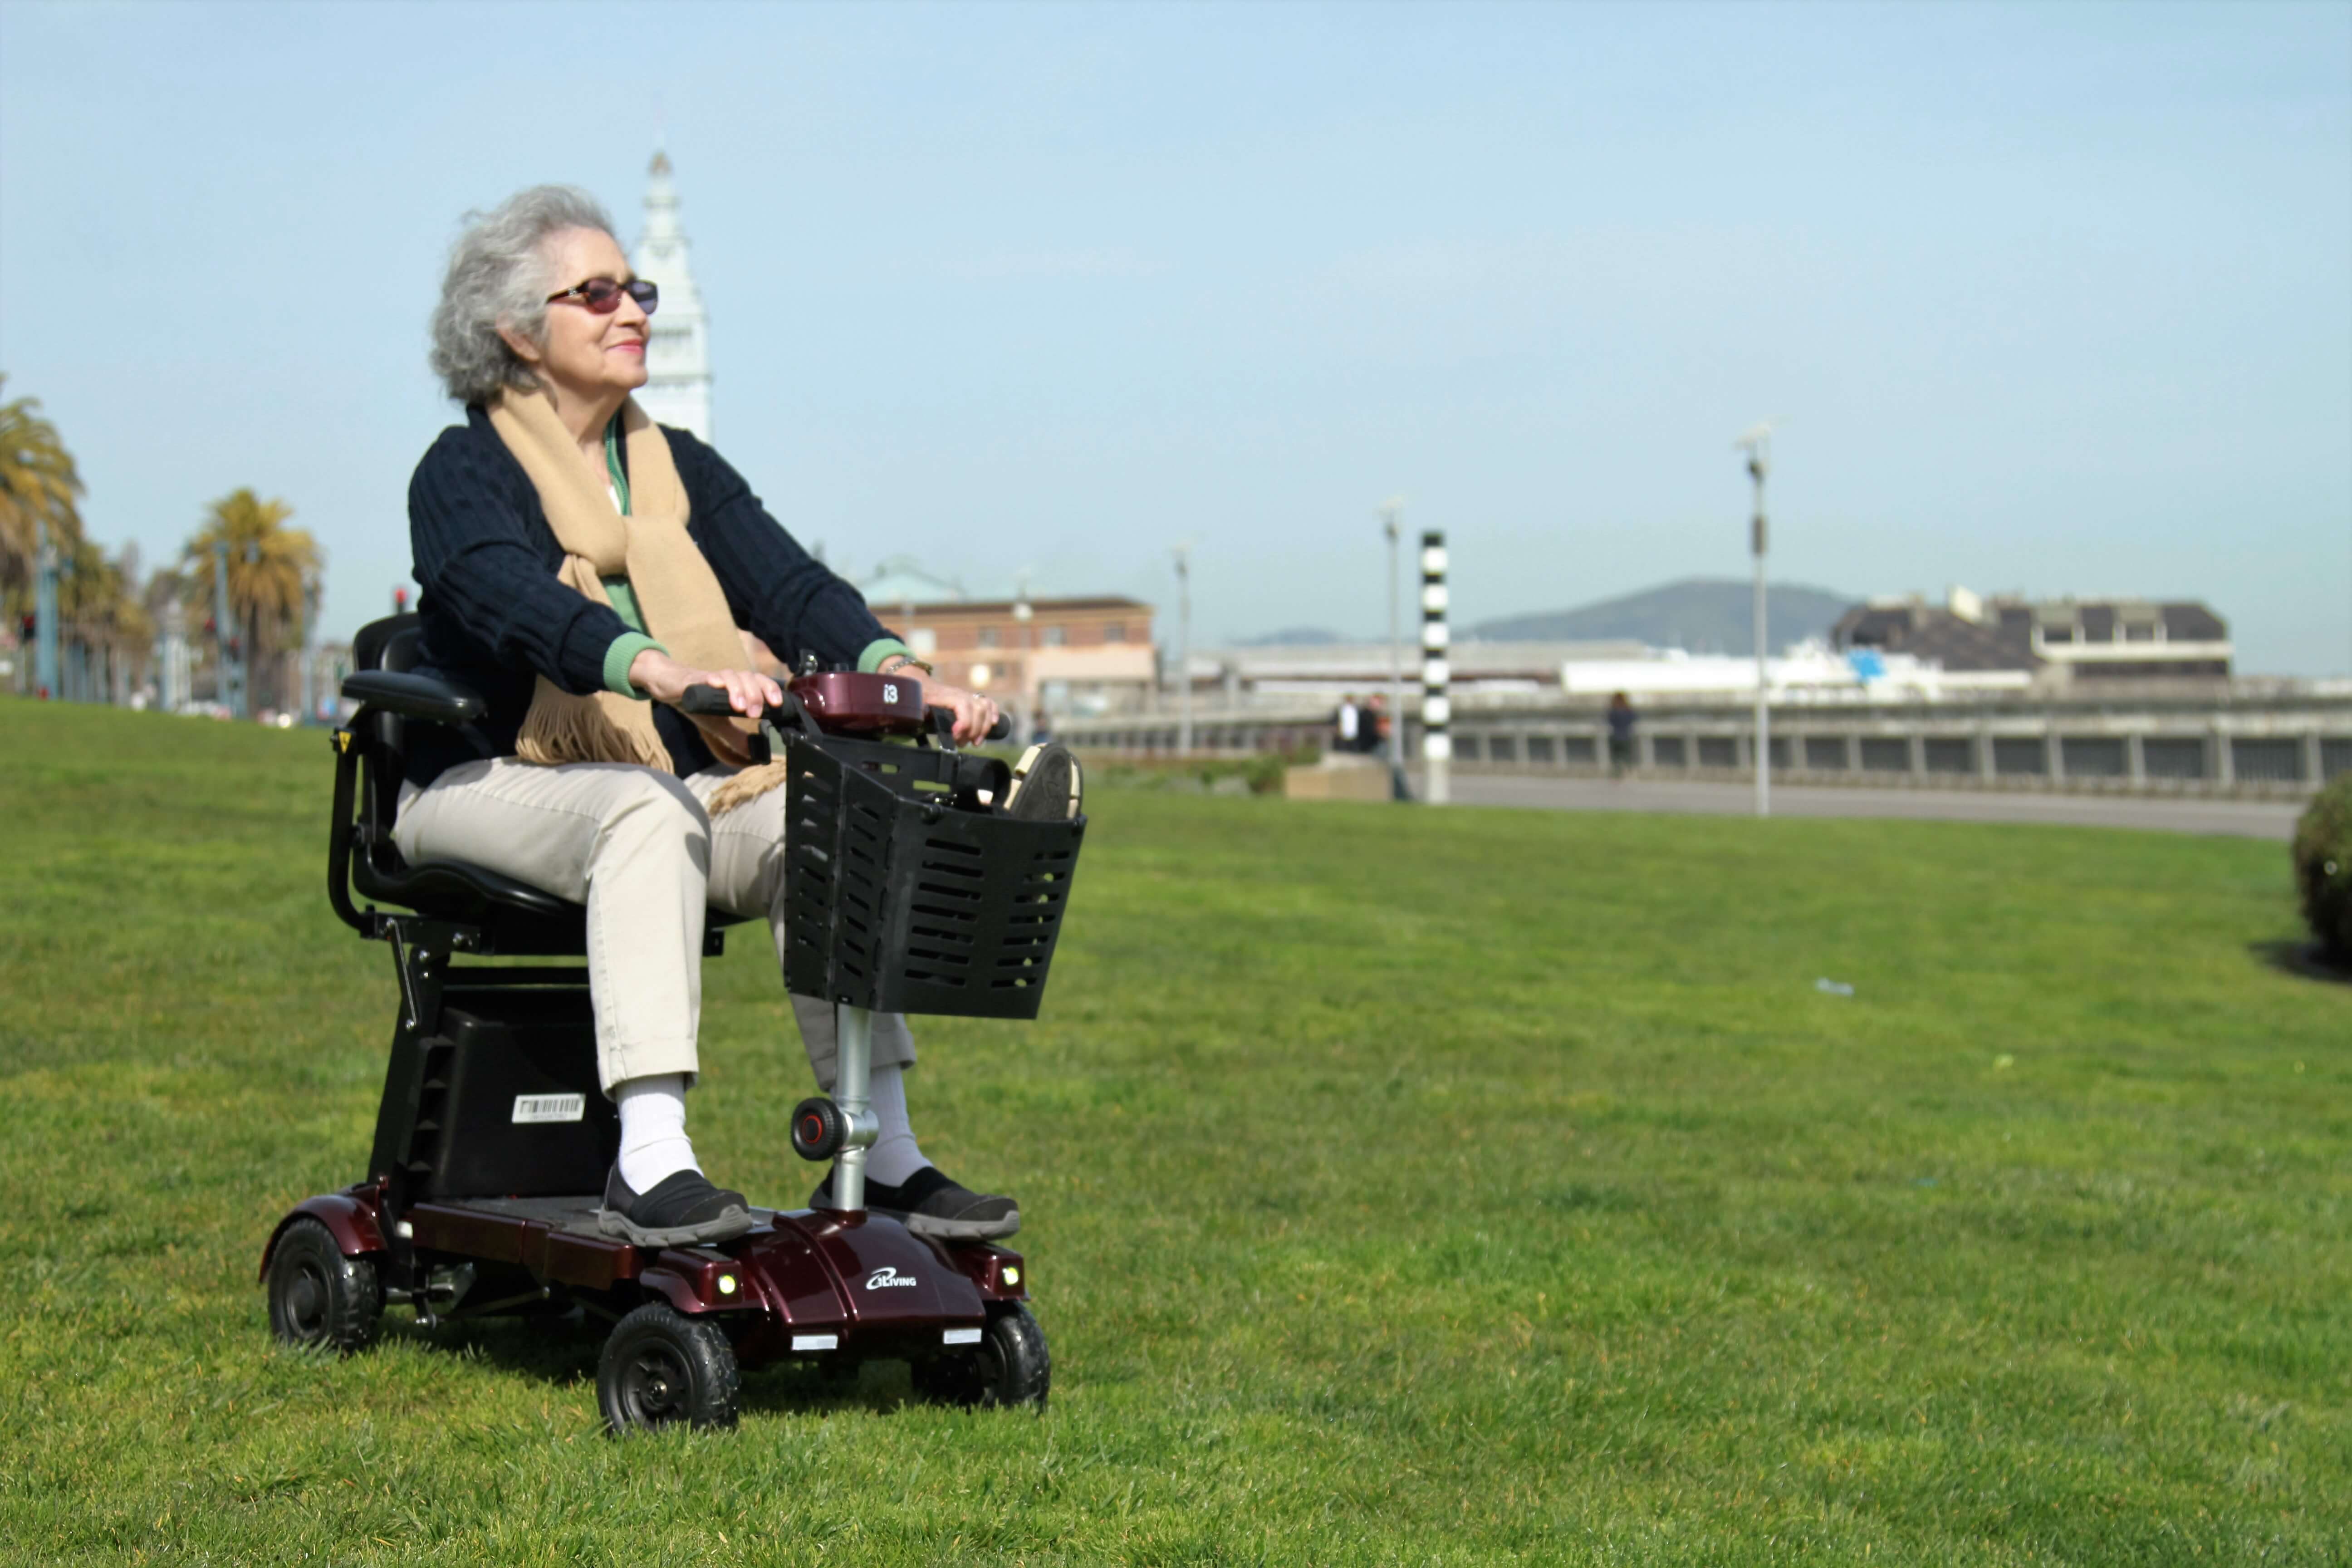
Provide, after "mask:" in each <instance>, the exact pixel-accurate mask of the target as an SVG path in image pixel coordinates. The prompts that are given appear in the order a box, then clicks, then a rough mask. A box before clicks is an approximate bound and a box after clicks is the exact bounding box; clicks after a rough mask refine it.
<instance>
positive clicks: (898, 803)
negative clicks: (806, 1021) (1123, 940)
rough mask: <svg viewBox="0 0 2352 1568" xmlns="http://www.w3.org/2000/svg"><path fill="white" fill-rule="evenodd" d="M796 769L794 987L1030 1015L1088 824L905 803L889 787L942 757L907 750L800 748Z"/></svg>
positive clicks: (840, 997) (843, 997)
mask: <svg viewBox="0 0 2352 1568" xmlns="http://www.w3.org/2000/svg"><path fill="white" fill-rule="evenodd" d="M785 755H786V757H787V760H788V761H789V762H790V763H791V765H792V776H791V779H790V782H789V783H788V784H786V785H785V789H786V791H787V794H786V796H785V816H786V819H787V822H788V824H789V826H787V828H786V830H785V832H786V837H785V853H786V855H787V857H788V858H789V861H790V870H789V872H788V878H789V885H788V887H787V889H786V894H785V899H786V906H787V931H788V935H787V939H786V947H785V951H784V984H785V985H786V987H787V988H788V989H790V990H792V991H793V992H796V993H798V994H803V995H810V996H822V997H824V998H825V999H827V1000H828V1001H832V1002H843V1003H848V1004H850V1005H853V1006H859V1007H870V1008H873V1009H875V1010H876V1011H877V1012H888V1013H931V1014H947V1015H950V1016H957V1017H966V1018H1034V1017H1035V1016H1037V1008H1038V1005H1039V1004H1040V1003H1042V1002H1043V1001H1044V1000H1045V976H1046V973H1047V972H1048V970H1049V969H1050V967H1051V965H1052V963H1053V960H1054V942H1055V938H1056V937H1058V936H1059V935H1060V933H1061V929H1062V914H1063V911H1064V910H1066V909H1067V908H1068V907H1069V897H1070V876H1071V873H1072V872H1073V871H1075V870H1076V868H1077V863H1078V845H1079V840H1080V839H1081V838H1082V837H1084V835H1085V832H1086V819H1085V818H1084V817H1080V818H1079V819H1078V820H1076V821H1075V822H1025V821H1019V820H1016V819H1014V818H1012V817H1008V816H1002V815H1000V814H998V813H995V812H992V811H987V810H974V809H964V808H960V807H958V806H955V805H950V802H949V799H948V797H947V796H946V795H931V796H919V795H911V794H908V793H902V791H901V789H900V788H899V787H897V785H895V784H893V783H892V782H889V780H890V779H891V778H897V779H899V780H905V779H907V778H908V777H909V776H910V775H912V774H914V773H919V772H921V771H924V770H923V768H922V763H921V761H920V760H921V759H928V758H929V757H932V756H935V755H936V753H930V752H919V751H915V750H912V749H910V748H905V747H887V748H885V747H879V746H868V745H859V744H856V743H854V742H853V743H851V744H848V745H841V744H840V743H839V742H820V743H805V742H798V741H797V740H795V741H793V742H788V744H787V747H786V752H785ZM860 756H863V757H864V758H865V759H866V765H864V766H861V765H859V763H858V761H857V760H856V759H857V758H858V757H860ZM884 756H891V757H896V758H898V759H900V762H899V763H897V764H894V763H887V762H884V761H880V760H879V759H880V758H881V757H884ZM996 765H997V766H998V767H1000V768H1001V766H1002V764H996ZM884 767H890V768H892V769H893V773H892V774H890V775H887V776H886V775H883V774H881V773H879V771H878V770H879V769H881V768H884ZM869 770H872V771H869ZM908 787H911V786H910V785H909V786H908Z"/></svg>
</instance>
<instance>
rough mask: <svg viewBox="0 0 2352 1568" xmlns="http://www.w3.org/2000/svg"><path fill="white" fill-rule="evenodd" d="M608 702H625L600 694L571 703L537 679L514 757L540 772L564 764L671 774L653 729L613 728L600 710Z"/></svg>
mask: <svg viewBox="0 0 2352 1568" xmlns="http://www.w3.org/2000/svg"><path fill="white" fill-rule="evenodd" d="M607 701H613V702H626V701H628V699H626V698H624V697H612V698H607V697H605V696H604V695H603V694H601V693H600V694H598V695H596V696H593V697H574V696H573V695H572V693H570V692H568V691H566V690H564V689H562V688H561V687H558V686H556V685H553V684H552V683H551V682H550V681H548V680H547V679H545V678H544V677H542V678H541V679H540V682H539V689H538V691H537V692H536V694H534V695H533V696H532V698H531V700H530V712H529V713H528V714H526V715H524V717H523V721H522V733H521V734H520V735H519V736H517V737H516V739H515V755H516V756H518V757H520V758H521V759H522V760H523V761H524V762H526V763H537V764H538V765H540V766H541V767H558V766H561V765H562V764H563V763H635V764H637V765H639V766H643V767H649V768H659V769H660V770H661V771H662V772H663V773H672V772H674V771H675V768H674V766H673V764H672V763H671V762H670V756H669V749H668V748H667V747H666V746H664V745H663V744H662V743H661V737H660V735H659V734H657V733H656V731H654V728H653V726H652V725H650V724H647V725H645V726H644V727H643V728H642V729H640V728H638V727H636V726H634V725H623V724H615V723H614V722H613V719H612V716H611V715H610V714H608V713H607V712H605V710H604V704H605V703H606V702H607ZM631 706H632V707H635V706H638V705H637V704H631Z"/></svg>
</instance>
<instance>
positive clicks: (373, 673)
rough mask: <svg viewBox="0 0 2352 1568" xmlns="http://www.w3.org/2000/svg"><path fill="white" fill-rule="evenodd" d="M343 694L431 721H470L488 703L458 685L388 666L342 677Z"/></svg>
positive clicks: (455, 722)
mask: <svg viewBox="0 0 2352 1568" xmlns="http://www.w3.org/2000/svg"><path fill="white" fill-rule="evenodd" d="M343 695H344V696H346V697H348V698H350V699H352V700H353V701H354V702H364V703H366V704H367V705H368V706H369V707H371V708H381V709H383V710H384V711H385V712H387V713H397V714H399V715H400V716H401V717H402V718H404V719H422V720H425V721H426V722H428V723H434V724H470V723H472V722H473V721H475V720H477V719H478V718H480V717H481V716H482V715H483V714H484V713H486V712H488V710H489V705H488V703H486V702H484V701H483V700H481V699H480V698H479V697H477V696H475V695H474V694H473V693H472V692H470V691H468V690H467V689H465V688H464V687H462V686H453V685H451V684H450V683H449V682H447V681H446V680H442V679H438V678H436V677H435V676H430V675H404V674H400V673H396V672H394V671H393V670H389V669H363V670H362V671H360V672H359V673H358V674H357V675H348V676H345V677H344V678H343Z"/></svg>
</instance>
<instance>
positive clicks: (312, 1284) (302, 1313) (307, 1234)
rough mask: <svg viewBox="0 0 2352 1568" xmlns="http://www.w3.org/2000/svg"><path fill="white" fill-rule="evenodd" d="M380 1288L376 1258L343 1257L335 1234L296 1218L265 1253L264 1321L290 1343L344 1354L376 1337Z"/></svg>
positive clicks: (363, 1346)
mask: <svg viewBox="0 0 2352 1568" xmlns="http://www.w3.org/2000/svg"><path fill="white" fill-rule="evenodd" d="M382 1317H383V1288H382V1287H381V1285H380V1284H379V1283H378V1282H377V1279H376V1273H375V1264H374V1263H373V1261H372V1260H371V1259H368V1258H346V1257H344V1256H343V1249H342V1248H341V1247H339V1246H337V1245H336V1244H335V1234H334V1232H332V1231H331V1230H329V1229H328V1228H327V1227H326V1226H323V1225H321V1224H320V1223H319V1222H318V1221H317V1220H315V1219H310V1218H308V1217H305V1218H302V1219H298V1220H296V1221H295V1222H294V1223H293V1224H292V1225H289V1226H287V1227H286V1229H285V1230H284V1231H283V1232H282V1233H281V1234H280V1235H279V1236H278V1246H277V1247H276V1248H275V1249H273V1250H272V1251H271V1253H270V1254H269V1327H270V1331H272V1332H273V1333H275V1334H276V1335H277V1336H278V1338H279V1339H280V1340H282V1341H284V1342H286V1343H288V1344H289V1345H331V1346H332V1347H333V1348H334V1349H335V1350H337V1351H339V1352H341V1353H342V1354H344V1355H349V1354H351V1353H352V1352H353V1351H357V1350H362V1349H364V1348H365V1347H366V1345H367V1343H368V1342H369V1341H371V1340H373V1339H374V1338H375V1330H376V1323H377V1321H378V1320H380V1319H381V1318H382Z"/></svg>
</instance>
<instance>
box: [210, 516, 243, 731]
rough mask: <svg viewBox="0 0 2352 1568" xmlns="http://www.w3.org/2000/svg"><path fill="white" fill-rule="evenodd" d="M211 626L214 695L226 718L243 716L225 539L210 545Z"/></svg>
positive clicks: (240, 664)
mask: <svg viewBox="0 0 2352 1568" xmlns="http://www.w3.org/2000/svg"><path fill="white" fill-rule="evenodd" d="M213 628H214V636H213V642H214V651H215V653H216V654H217V655H218V656H219V658H220V681H219V685H220V690H218V691H217V692H215V693H214V695H215V697H216V698H217V699H218V700H220V701H221V702H223V703H224V704H225V705H226V707H227V709H228V713H229V717H230V718H232V719H242V718H244V717H245V659H244V656H243V655H242V654H241V653H238V652H234V651H232V650H234V649H235V648H236V622H235V621H233V620H231V619H230V618H229V613H228V543H227V542H226V540H223V541H219V542H215V544H214V545H213Z"/></svg>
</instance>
